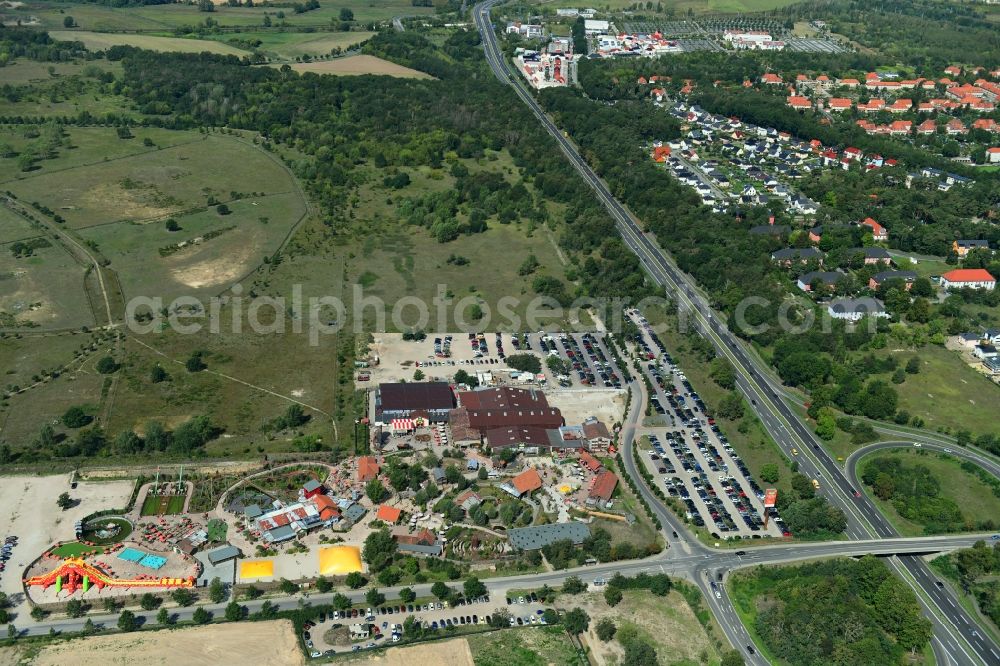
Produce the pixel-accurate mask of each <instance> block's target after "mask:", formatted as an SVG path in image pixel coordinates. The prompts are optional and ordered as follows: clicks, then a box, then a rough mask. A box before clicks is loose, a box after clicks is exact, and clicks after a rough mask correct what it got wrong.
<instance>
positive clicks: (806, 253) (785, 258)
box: [771, 247, 823, 266]
mask: <svg viewBox="0 0 1000 666" xmlns="http://www.w3.org/2000/svg"><path fill="white" fill-rule="evenodd" d="M771 260H772V261H777V262H778V263H780V264H781V265H783V266H791V265H792V264H793V263H800V264H804V263H806V262H808V261H812V260H817V261H819V262H820V263H822V262H823V253H822V252H820V251H819V250H817V249H816V248H814V247H802V248H799V247H787V248H784V249H782V250H777V251H775V252H772V253H771Z"/></svg>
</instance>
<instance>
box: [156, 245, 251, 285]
mask: <svg viewBox="0 0 1000 666" xmlns="http://www.w3.org/2000/svg"><path fill="white" fill-rule="evenodd" d="M193 247H194V249H199V247H200V246H197V245H196V246H193ZM208 247H209V246H205V248H206V249H208ZM258 254H259V253H258V246H257V243H255V242H248V243H242V244H240V245H239V246H234V247H233V251H232V253H231V254H229V255H227V256H224V257H217V258H213V259H205V260H202V261H196V262H194V263H187V262H189V261H190V260H191V256H190V255H188V256H185V253H184V252H183V251H182V252H178V253H177V254H175V255H173V256H172V257H171V259H173V260H174V263H179V262H181V261H183V262H185V263H184V265H182V266H177V267H176V268H172V269H171V270H170V276H171V277H172V278H173V279H175V280H177V281H178V282H180V283H181V284H184V285H187V286H188V287H192V288H194V289H201V288H202V287H212V286H216V285H220V284H226V283H230V282H235V281H236V280H238V279H239V278H241V277H243V276H244V275H245V274H246V273H247V271H248V270H249V268H250V266H251V265H252V263H253V259H254V257H256V256H257V255H258Z"/></svg>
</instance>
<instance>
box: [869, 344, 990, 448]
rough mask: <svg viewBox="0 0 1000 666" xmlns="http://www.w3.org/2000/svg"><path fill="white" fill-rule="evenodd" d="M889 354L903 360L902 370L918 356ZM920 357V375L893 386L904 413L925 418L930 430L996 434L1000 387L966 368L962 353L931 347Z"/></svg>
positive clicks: (911, 352) (921, 353)
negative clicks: (963, 430)
mask: <svg viewBox="0 0 1000 666" xmlns="http://www.w3.org/2000/svg"><path fill="white" fill-rule="evenodd" d="M888 353H890V354H894V355H895V356H897V357H898V358H899V361H900V366H902V365H905V363H906V361H907V360H908V359H909V358H910V357H911V356H913V355H914V352H913V351H899V352H888ZM916 354H917V355H918V356H919V357H920V362H921V365H920V372H919V373H918V374H916V375H906V381H905V382H904V383H902V384H898V385H895V384H894V385H893V387H894V388H895V389H896V391H898V392H899V408H900V409H905V410H906V411H908V412H909V413H910V415H911V416H919V417H920V418H922V419H923V420H924V422H925V427H927V428H928V429H930V430H941V429H946V430H949V431H951V432H954V431H956V430H961V429H966V430H970V431H972V432H973V433H976V434H982V433H987V432H994V431H996V423H997V421H996V415H997V414H1000V386H997V385H996V384H994V383H993V382H991V381H990V380H989V379H987V378H986V377H984V376H983V375H981V374H979V373H978V372H976V371H975V370H973V369H972V368H970V367H969V366H968V365H966V364H965V362H964V361H963V360H962V358H961V356H959V354H958V352H952V351H949V350H947V349H944V348H942V347H936V346H928V347H924V348H923V349H920V350H918V351H917V352H916Z"/></svg>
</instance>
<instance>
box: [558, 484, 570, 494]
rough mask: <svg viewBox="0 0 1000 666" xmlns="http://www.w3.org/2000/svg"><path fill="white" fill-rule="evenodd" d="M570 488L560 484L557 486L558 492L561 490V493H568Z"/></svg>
mask: <svg viewBox="0 0 1000 666" xmlns="http://www.w3.org/2000/svg"><path fill="white" fill-rule="evenodd" d="M571 490H572V488H570V487H569V486H560V487H559V492H561V493H562V494H563V495H565V494H566V493H568V492H569V491H571Z"/></svg>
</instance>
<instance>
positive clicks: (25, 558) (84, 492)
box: [0, 474, 134, 611]
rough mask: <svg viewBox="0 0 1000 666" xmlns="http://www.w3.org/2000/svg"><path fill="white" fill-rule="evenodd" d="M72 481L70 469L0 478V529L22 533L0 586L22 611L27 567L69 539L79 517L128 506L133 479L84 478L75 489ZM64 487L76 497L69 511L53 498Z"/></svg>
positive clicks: (5, 532) (0, 530)
mask: <svg viewBox="0 0 1000 666" xmlns="http://www.w3.org/2000/svg"><path fill="white" fill-rule="evenodd" d="M69 481H70V475H69V474H60V475H57V476H5V477H2V478H0V534H5V535H6V534H15V535H17V536H18V538H19V541H18V545H17V547H16V548H14V554H13V557H12V558H11V559H10V560H9V561H8V562H7V570H6V571H4V576H3V578H2V584H0V590H3V591H4V592H6V593H7V594H8V596H10V597H11V598H13V599H14V600H15V604H16V606H15V611H19V610H23V606H20V604H21V603H22V599H23V597H24V593H23V589H22V586H21V577H22V574H23V573H24V569H25V567H27V565H28V564H30V563H31V561H32V560H34V559H35V558H36V557H38V556H39V555H41V554H42V552H43V551H44V550H45V549H46V548H48V547H49V546H51V545H52V544H53V543H55V542H56V541H71V540H72V539H73V537H74V532H73V524H74V523H75V522H76V521H77V520H80V519H81V518H83V517H84V516H86V515H88V514H91V513H93V512H94V511H100V510H103V509H123V508H125V505H126V504H128V500H129V497H131V495H132V487H133V485H134V482H132V481H106V482H97V483H88V482H81V483H79V484H78V485H77V487H76V489H71V488H70V485H69ZM64 491H65V492H68V493H69V496H70V497H71V498H72V499H74V500H78V504H76V506H73V507H70V508H69V509H67V510H66V511H62V510H60V509H59V507H57V506H56V502H55V498H56V497H57V496H58V495H59V493H61V492H64Z"/></svg>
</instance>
